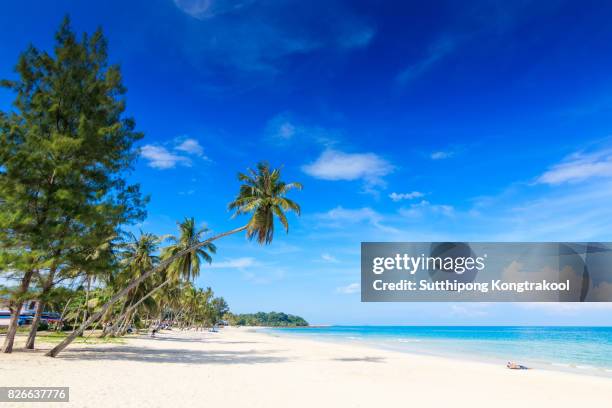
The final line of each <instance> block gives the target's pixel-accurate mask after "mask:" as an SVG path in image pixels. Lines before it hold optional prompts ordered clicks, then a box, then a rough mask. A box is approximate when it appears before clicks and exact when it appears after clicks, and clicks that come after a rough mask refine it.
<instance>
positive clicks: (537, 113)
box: [0, 0, 612, 324]
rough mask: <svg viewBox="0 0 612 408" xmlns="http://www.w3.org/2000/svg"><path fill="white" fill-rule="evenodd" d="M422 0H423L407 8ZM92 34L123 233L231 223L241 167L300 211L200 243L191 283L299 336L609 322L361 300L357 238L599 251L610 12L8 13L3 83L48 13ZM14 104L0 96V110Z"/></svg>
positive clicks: (240, 8) (41, 7)
mask: <svg viewBox="0 0 612 408" xmlns="http://www.w3.org/2000/svg"><path fill="white" fill-rule="evenodd" d="M420 3H422V2H420ZM66 13H69V14H70V15H71V17H72V21H73V27H74V28H75V29H76V30H78V31H79V32H82V31H88V32H92V31H93V30H94V29H95V28H96V27H97V26H102V27H103V29H104V32H105V34H106V35H107V38H108V40H109V51H110V60H111V62H113V63H118V64H120V65H121V68H122V72H123V75H124V83H125V85H126V86H127V88H128V94H127V106H128V114H129V115H130V116H133V117H134V118H135V119H136V122H137V126H138V129H139V130H141V131H143V132H144V133H145V135H146V137H145V139H144V140H143V141H142V143H141V144H140V147H141V148H142V151H141V158H140V159H139V161H138V163H137V165H136V167H135V171H134V172H133V174H132V175H131V178H132V179H133V180H134V181H137V182H139V183H141V184H142V188H143V190H144V191H145V192H146V193H148V194H150V195H151V198H152V199H151V203H150V205H149V207H148V213H149V216H148V218H147V220H146V222H145V223H144V224H143V225H142V228H143V229H145V230H147V231H152V232H155V233H159V234H166V233H174V232H175V230H176V227H175V221H176V220H179V219H182V218H183V217H185V216H194V217H196V220H197V221H198V222H201V223H206V225H208V226H209V227H210V228H211V229H212V230H213V231H217V232H219V231H223V230H226V229H229V228H234V227H236V226H239V225H241V224H240V223H241V222H242V220H240V219H231V218H230V214H229V213H228V212H227V211H226V204H227V202H229V201H230V200H231V199H232V198H233V196H234V194H235V193H236V190H237V186H238V183H237V181H236V179H235V176H236V173H237V172H238V171H242V170H244V169H245V168H246V167H248V166H252V165H254V164H255V163H256V162H257V161H259V160H264V159H265V160H268V161H270V162H271V163H272V164H273V165H276V166H280V165H282V166H283V173H284V177H285V179H286V180H288V181H300V182H301V183H303V184H304V190H303V191H302V192H299V193H296V194H294V196H293V198H295V199H296V200H298V201H299V202H300V203H301V205H302V208H303V214H302V216H301V217H300V218H297V217H294V216H291V218H290V222H291V230H290V234H289V235H284V234H283V233H278V234H277V235H276V237H275V240H274V243H273V244H272V245H270V246H269V247H265V248H262V247H259V246H257V245H256V244H254V243H249V242H247V241H245V239H244V237H242V236H240V237H234V238H231V239H227V240H224V241H220V242H219V245H218V246H219V251H218V255H217V256H216V258H215V261H214V263H213V265H212V266H211V267H209V268H206V270H205V271H203V273H202V275H201V277H200V278H199V280H198V283H199V284H201V285H211V286H212V287H213V289H214V290H215V291H216V292H217V293H219V294H221V295H223V296H224V297H225V298H226V299H227V300H228V302H229V303H230V306H231V307H232V309H233V310H234V311H236V312H248V311H256V310H266V311H269V310H279V311H285V312H289V313H296V314H300V315H302V316H304V317H305V318H306V319H308V320H309V321H311V322H312V323H344V324H612V314H610V310H611V309H612V306H608V305H607V304H599V305H575V304H547V305H537V304H438V303H427V304H362V303H360V301H359V293H358V289H359V286H358V282H359V273H360V272H359V243H360V242H361V241H375V240H385V241H395V240H407V241H432V240H457V241H470V240H473V241H547V240H552V241H563V240H566V241H585V240H600V241H610V240H612V232H611V231H610V227H609V226H610V225H612V205H610V202H611V200H612V137H611V136H612V121H611V114H612V75H611V74H610V73H611V72H612V52H611V51H612V49H611V48H612V47H611V46H610V44H612V25H610V24H609V21H610V18H611V17H612V6H609V7H606V5H602V4H600V3H598V4H597V6H595V3H591V2H589V1H586V2H564V1H547V2H529V1H516V2H501V1H500V2H496V1H474V2H454V1H448V2H445V1H434V2H427V4H419V3H414V4H410V3H408V2H404V3H403V4H395V5H392V4H376V5H373V4H371V2H341V1H333V0H331V1H330V0H327V1H324V2H319V1H311V2H297V1H296V2H283V1H254V0H243V1H241V2H228V1H217V0H196V1H194V0H175V1H173V0H150V1H131V2H129V3H128V2H119V1H107V2H103V3H99V4H97V5H93V4H92V3H89V2H75V1H33V2H18V1H8V2H5V3H4V4H3V12H2V14H0V26H2V27H3V29H2V30H0V44H1V47H0V77H2V78H13V77H14V73H13V67H14V65H15V62H16V60H17V56H18V54H19V52H21V51H22V50H24V49H25V47H26V46H27V45H28V44H29V43H33V44H34V45H36V46H37V47H40V48H45V49H49V48H50V47H51V46H52V42H53V33H54V31H55V29H56V28H57V26H58V24H59V23H60V21H61V19H62V17H63V16H64V14H66ZM11 100H12V95H10V94H9V93H8V92H6V91H5V90H2V91H0V108H1V109H3V110H6V109H8V108H9V106H10V102H11Z"/></svg>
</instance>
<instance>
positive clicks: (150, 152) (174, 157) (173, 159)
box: [140, 144, 191, 170]
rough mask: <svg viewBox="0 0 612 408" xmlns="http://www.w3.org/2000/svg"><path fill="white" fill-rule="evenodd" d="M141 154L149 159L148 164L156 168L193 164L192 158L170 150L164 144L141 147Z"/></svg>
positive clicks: (163, 168)
mask: <svg viewBox="0 0 612 408" xmlns="http://www.w3.org/2000/svg"><path fill="white" fill-rule="evenodd" d="M140 155H141V156H142V157H143V158H144V159H146V160H147V165H148V166H149V167H152V168H154V169H160V170H165V169H171V168H174V167H176V166H177V165H181V166H191V160H190V159H189V158H188V157H184V156H181V155H178V154H175V153H172V152H170V151H168V149H166V148H165V147H163V146H156V145H150V144H149V145H145V146H143V147H142V148H141V149H140Z"/></svg>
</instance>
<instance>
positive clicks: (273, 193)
mask: <svg viewBox="0 0 612 408" xmlns="http://www.w3.org/2000/svg"><path fill="white" fill-rule="evenodd" d="M238 179H239V180H240V181H242V182H243V184H242V185H241V186H240V190H239V193H238V196H237V197H236V199H234V201H232V202H231V203H230V204H229V209H230V210H234V211H235V212H234V217H236V216H239V215H241V214H250V215H251V218H250V219H249V221H248V222H247V224H246V225H243V226H242V227H238V228H235V229H233V230H230V231H226V232H223V233H221V234H218V235H215V236H213V237H211V238H208V239H206V240H204V241H202V242H199V243H197V244H195V245H193V246H192V247H190V248H187V249H184V250H182V251H179V252H177V253H176V254H174V255H173V256H170V257H169V258H167V259H165V260H163V261H161V262H160V263H159V264H158V265H157V266H156V267H154V268H152V269H151V270H149V271H147V272H146V273H144V274H143V275H141V276H140V277H138V278H136V279H134V280H132V281H131V282H130V284H128V285H127V286H126V287H125V288H123V289H122V290H121V291H119V292H117V293H116V294H115V295H114V296H113V297H112V298H111V299H110V300H109V301H108V302H107V303H106V304H104V305H103V306H102V307H101V309H100V310H99V311H98V312H97V313H94V314H92V315H91V316H89V318H88V319H87V320H86V321H85V322H84V323H83V324H82V325H81V326H80V327H79V328H78V329H76V330H75V331H73V332H72V333H71V334H70V335H69V336H67V337H66V338H65V339H64V340H63V341H62V342H61V343H59V344H58V345H57V346H55V347H54V348H52V349H51V350H49V352H47V354H46V355H47V356H49V357H55V356H57V355H58V354H59V353H60V352H61V351H62V350H63V349H65V348H66V347H67V346H68V345H69V344H70V343H72V342H73V341H74V339H76V338H77V337H78V336H79V335H81V334H82V333H83V331H85V329H86V328H87V327H88V326H89V325H90V324H92V323H93V322H95V321H97V320H98V319H99V318H100V317H101V316H102V315H103V314H104V313H105V312H106V311H107V310H108V309H109V308H110V307H111V306H112V305H114V304H115V303H116V302H118V301H119V300H120V299H121V298H123V297H124V296H126V295H127V294H128V292H129V291H130V290H131V289H132V288H134V287H135V286H137V285H138V284H140V283H141V282H143V281H144V280H146V279H147V278H148V277H149V276H151V275H153V274H155V273H158V272H160V271H163V270H165V269H166V268H167V267H168V266H170V265H171V264H172V263H173V262H174V261H175V260H177V259H179V258H180V257H182V256H183V255H185V254H187V253H189V252H192V251H193V250H194V249H198V248H201V247H204V246H205V245H207V244H210V243H211V242H213V241H216V240H218V239H221V238H223V237H226V236H228V235H232V234H236V233H239V232H242V231H246V233H247V237H248V238H249V239H253V238H256V239H257V242H259V243H260V244H269V243H270V242H272V238H273V237H274V219H275V217H276V218H278V219H279V221H280V222H281V224H283V227H284V228H285V231H287V232H288V231H289V223H288V221H287V216H286V215H285V212H286V211H294V212H295V213H296V214H298V215H299V214H300V206H299V205H298V204H297V203H295V202H294V201H292V200H290V199H288V198H287V197H286V195H287V193H288V192H289V191H290V190H291V189H298V190H301V189H302V185H301V184H300V183H284V182H283V181H282V180H281V174H280V170H279V169H273V170H270V166H269V165H268V164H267V163H264V162H262V163H259V164H257V168H256V169H255V170H251V169H249V170H248V172H247V173H246V174H243V173H239V174H238Z"/></svg>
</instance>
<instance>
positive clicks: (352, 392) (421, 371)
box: [0, 328, 612, 408]
mask: <svg viewBox="0 0 612 408" xmlns="http://www.w3.org/2000/svg"><path fill="white" fill-rule="evenodd" d="M23 340H24V339H22V338H20V339H19V341H18V345H17V346H18V350H16V351H15V353H13V354H11V355H0V383H2V384H3V385H7V386H69V387H70V398H71V402H70V403H68V404H65V405H63V406H74V407H81V406H98V405H108V406H124V407H156V406H160V407H161V406H168V405H174V406H193V405H198V404H199V405H201V404H215V405H218V406H220V407H238V406H252V407H262V408H264V407H265V408H275V407H278V408H281V407H282V408H284V407H286V406H287V401H292V403H291V406H295V407H305V408H306V407H308V408H312V407H313V406H339V407H358V406H380V405H385V404H388V405H389V406H393V405H397V404H406V403H408V402H409V403H414V404H416V405H419V406H426V407H428V406H431V407H434V406H435V407H437V406H443V405H451V404H452V406H466V407H467V406H469V407H489V406H491V405H494V406H498V407H516V404H522V405H523V406H550V405H551V402H553V401H554V403H555V406H557V407H564V406H567V407H572V408H575V406H576V405H577V404H593V406H605V405H606V404H607V403H608V402H609V397H610V395H612V381H611V380H610V379H608V378H604V377H598V376H589V375H580V374H575V373H565V372H557V371H548V370H521V371H515V370H508V369H507V368H505V367H503V366H501V367H500V366H497V365H492V364H488V363H481V362H474V361H460V360H452V359H448V358H444V357H435V356H429V355H418V354H411V353H404V352H399V351H391V350H382V349H377V348H373V347H369V346H366V345H363V344H354V343H342V344H337V343H331V342H323V341H318V340H314V339H310V338H307V339H305V338H295V337H290V336H284V335H278V334H277V335H271V334H269V333H265V332H262V331H261V329H259V328H223V329H221V330H220V331H219V332H218V333H210V332H202V331H183V332H181V331H179V330H173V331H163V332H162V333H160V334H159V336H156V337H155V338H150V337H147V336H133V337H129V338H127V339H126V342H125V344H95V345H92V344H77V345H75V346H74V347H71V348H70V349H68V350H66V352H65V353H63V354H61V355H60V356H59V357H58V358H55V359H52V358H48V357H44V356H43V353H44V351H45V350H46V349H48V348H49V347H51V344H43V343H40V344H39V347H40V349H38V350H35V351H28V352H24V351H23V350H22V349H21V347H22V346H23ZM442 390H443V391H444V392H441V391H442ZM596 404H598V405H596ZM15 406H20V405H15ZM21 406H28V405H27V404H23V405H21Z"/></svg>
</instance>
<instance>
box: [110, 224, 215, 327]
mask: <svg viewBox="0 0 612 408" xmlns="http://www.w3.org/2000/svg"><path fill="white" fill-rule="evenodd" d="M177 225H178V228H179V232H180V234H179V236H178V237H175V236H170V237H168V240H169V241H170V242H172V244H171V245H170V246H168V247H166V248H164V249H163V250H162V256H161V259H168V258H171V257H173V256H174V255H176V254H177V253H179V252H181V251H184V250H189V252H186V253H185V254H184V255H182V256H181V257H179V258H177V259H175V261H174V262H173V263H172V264H170V265H169V266H168V267H167V268H166V271H165V272H166V274H165V275H166V276H165V279H162V283H160V284H159V285H156V286H155V287H154V288H153V289H152V290H150V291H149V292H147V293H146V294H145V295H143V296H142V297H140V299H139V300H138V301H137V302H136V303H133V304H132V305H131V306H129V307H128V309H127V310H126V311H125V312H123V314H122V316H121V317H120V318H119V320H122V318H123V317H124V316H126V315H128V314H129V313H131V312H132V311H133V310H134V309H136V308H137V307H138V306H139V305H140V304H141V303H142V302H144V301H145V300H147V299H148V298H149V297H150V296H151V295H153V294H154V293H155V292H157V291H158V290H160V289H161V288H162V287H164V286H166V285H168V284H170V283H178V282H179V281H180V280H185V281H191V280H193V279H195V278H197V277H198V276H199V274H200V260H201V259H204V260H205V261H206V262H208V263H211V262H212V257H211V256H210V254H209V253H208V252H210V253H212V254H214V253H216V251H217V247H216V246H215V244H213V243H208V244H206V245H203V246H201V247H199V248H195V249H191V248H193V247H195V246H196V245H197V244H199V243H200V242H202V237H203V236H204V234H206V233H207V232H208V228H201V229H199V230H198V229H197V227H196V223H195V219H194V218H193V217H191V218H185V220H184V221H183V222H181V223H178V222H177ZM207 251H208V252H207Z"/></svg>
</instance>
